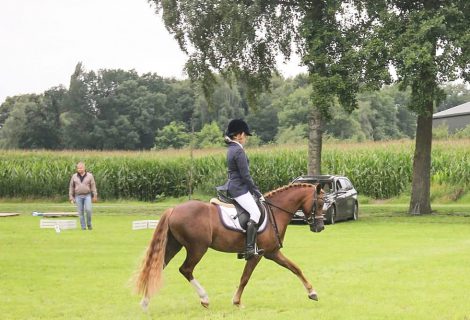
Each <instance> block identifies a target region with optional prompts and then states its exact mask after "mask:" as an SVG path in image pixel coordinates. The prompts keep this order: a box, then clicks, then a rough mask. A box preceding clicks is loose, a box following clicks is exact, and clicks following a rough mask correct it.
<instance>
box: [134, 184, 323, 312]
mask: <svg viewBox="0 0 470 320" xmlns="http://www.w3.org/2000/svg"><path fill="white" fill-rule="evenodd" d="M323 195H324V192H323V190H322V189H321V186H320V185H319V184H317V185H311V184H301V183H294V184H290V185H287V186H284V187H281V188H278V189H276V190H274V191H271V192H269V193H267V194H266V195H265V199H266V204H267V206H268V207H269V208H270V213H269V212H268V214H267V217H266V218H267V219H268V224H267V226H266V228H265V230H264V231H262V232H261V233H259V234H258V238H257V243H258V247H259V248H263V249H264V250H265V252H264V257H265V258H267V259H270V260H273V261H274V262H276V263H278V264H279V265H281V266H283V267H285V268H287V269H289V270H290V271H292V272H293V273H294V274H295V275H296V276H297V277H298V278H299V279H300V281H302V284H303V285H304V287H305V289H306V290H307V294H308V297H309V298H310V299H312V300H318V297H317V293H316V291H315V290H314V289H313V287H312V285H311V284H310V282H309V281H308V280H307V279H306V278H305V276H304V275H303V273H302V271H301V270H300V268H299V267H298V266H297V265H296V264H295V263H293V262H292V261H290V260H289V259H288V258H286V257H285V256H284V255H283V254H282V252H281V251H280V248H281V247H282V240H283V239H284V235H285V233H286V229H287V225H288V224H289V222H290V221H291V220H292V217H293V214H294V213H295V212H296V211H297V210H299V209H301V210H302V211H303V213H304V215H305V218H306V220H307V222H308V223H309V225H310V229H311V231H313V232H320V231H322V230H323V229H324V226H323ZM182 247H184V248H185V249H186V259H185V260H184V262H183V264H182V265H181V267H180V268H179V271H180V272H181V273H182V274H183V276H184V277H185V278H186V279H187V280H188V281H189V282H190V283H191V285H192V286H193V287H194V289H195V290H196V292H197V294H198V296H199V298H200V302H201V304H202V305H203V306H204V307H208V306H209V297H208V295H207V293H206V290H205V289H204V288H203V287H202V286H201V285H200V284H199V282H198V281H197V280H196V278H194V276H193V270H194V268H195V266H196V265H197V264H198V262H199V261H200V260H201V258H202V257H203V256H204V254H205V253H206V251H207V249H208V248H212V249H214V250H217V251H222V252H232V253H237V252H243V251H244V249H245V234H244V233H242V232H238V231H233V230H229V229H227V228H226V227H224V225H223V224H222V222H221V219H220V217H219V213H218V209H217V206H216V205H215V204H212V203H205V202H201V201H195V200H192V201H187V202H185V203H182V204H180V205H177V206H176V207H174V208H170V209H167V210H166V211H165V212H164V213H163V214H162V216H161V218H160V222H159V223H158V226H157V228H156V230H155V232H154V234H153V238H152V241H151V242H150V245H149V247H148V249H147V253H146V256H145V258H144V261H143V262H142V267H141V271H140V273H139V274H138V277H137V281H136V290H137V292H138V293H139V294H142V295H143V298H142V302H141V306H142V308H143V309H144V310H146V309H147V306H148V304H149V301H150V298H151V296H152V295H153V294H155V293H156V291H157V290H158V288H159V287H160V284H161V278H162V272H163V268H164V267H165V266H166V265H168V263H169V262H170V260H171V259H172V258H173V257H174V256H175V255H176V254H177V253H178V252H179V251H180V249H181V248H182ZM260 260H261V256H254V257H253V258H251V259H249V260H248V261H247V262H246V264H245V268H244V270H243V274H242V276H241V279H240V284H239V286H238V289H237V291H236V292H235V295H234V297H233V299H232V303H233V304H234V305H236V306H240V304H241V296H242V293H243V289H244V288H245V286H246V285H247V283H248V280H249V279H250V276H251V274H252V273H253V270H254V269H255V267H256V266H257V264H258V262H259V261H260Z"/></svg>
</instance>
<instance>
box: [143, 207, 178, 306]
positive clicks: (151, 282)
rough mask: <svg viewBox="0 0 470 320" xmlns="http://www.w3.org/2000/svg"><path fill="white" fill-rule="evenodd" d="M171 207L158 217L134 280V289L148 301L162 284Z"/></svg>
mask: <svg viewBox="0 0 470 320" xmlns="http://www.w3.org/2000/svg"><path fill="white" fill-rule="evenodd" d="M172 211H173V209H172V208H170V209H167V210H165V212H164V213H163V214H162V216H161V217H160V221H159V222H158V225H157V228H156V229H155V232H154V233H153V238H152V241H151V242H150V245H149V247H148V249H147V254H146V255H145V258H144V260H143V261H142V266H141V269H140V273H139V275H138V276H137V280H136V291H137V293H138V294H142V295H143V296H144V299H145V300H146V301H147V303H148V299H150V297H151V296H152V295H154V294H155V293H156V292H157V291H158V290H159V289H160V287H161V285H162V272H163V267H164V263H165V250H166V244H167V239H168V229H169V226H168V220H169V219H168V218H169V217H170V213H171V212H172Z"/></svg>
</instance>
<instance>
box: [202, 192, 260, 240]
mask: <svg viewBox="0 0 470 320" xmlns="http://www.w3.org/2000/svg"><path fill="white" fill-rule="evenodd" d="M210 203H212V204H215V205H216V207H217V210H218V211H219V216H220V220H221V221H222V224H223V225H224V226H225V227H226V228H227V229H231V230H236V231H241V232H244V233H245V232H246V230H244V229H243V228H242V226H241V225H240V221H239V220H238V217H237V209H235V206H233V205H231V204H227V203H223V202H220V201H219V200H218V199H215V198H213V199H211V200H210ZM267 221H268V217H267V215H266V216H265V218H264V221H263V223H262V224H261V226H260V227H259V228H258V233H261V232H263V231H264V229H266V225H267Z"/></svg>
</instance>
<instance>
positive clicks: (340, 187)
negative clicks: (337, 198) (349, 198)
mask: <svg viewBox="0 0 470 320" xmlns="http://www.w3.org/2000/svg"><path fill="white" fill-rule="evenodd" d="M342 188H343V186H342V185H341V182H340V181H339V180H336V191H339V190H341V189H342Z"/></svg>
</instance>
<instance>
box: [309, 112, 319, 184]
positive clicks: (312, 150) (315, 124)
mask: <svg viewBox="0 0 470 320" xmlns="http://www.w3.org/2000/svg"><path fill="white" fill-rule="evenodd" d="M308 130H309V134H308V174H309V175H314V174H321V149H322V139H323V126H322V116H321V112H320V110H318V108H315V107H313V108H312V110H311V111H310V115H309V117H308Z"/></svg>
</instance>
